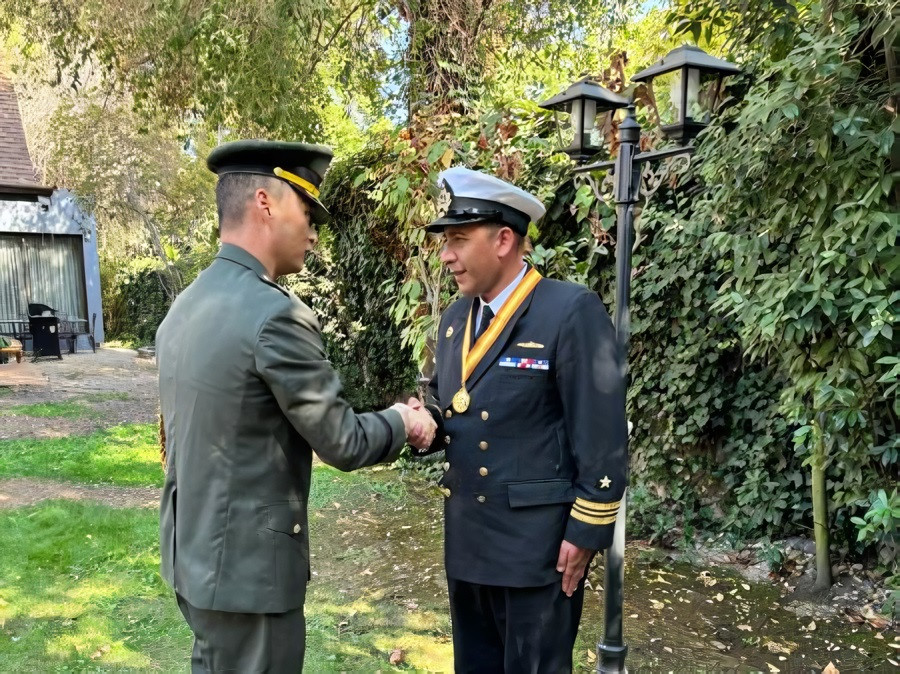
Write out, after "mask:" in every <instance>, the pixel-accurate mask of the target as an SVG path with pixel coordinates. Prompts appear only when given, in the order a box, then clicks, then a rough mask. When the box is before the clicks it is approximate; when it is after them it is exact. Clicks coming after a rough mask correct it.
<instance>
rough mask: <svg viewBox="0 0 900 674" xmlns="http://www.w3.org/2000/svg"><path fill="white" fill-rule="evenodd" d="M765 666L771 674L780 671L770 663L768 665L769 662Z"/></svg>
mask: <svg viewBox="0 0 900 674" xmlns="http://www.w3.org/2000/svg"><path fill="white" fill-rule="evenodd" d="M766 665H767V666H768V667H769V671H770V672H773V674H774V672H780V671H781V670H780V669H778V667H776V666H775V665H773V664H771V663H769V662H767V663H766Z"/></svg>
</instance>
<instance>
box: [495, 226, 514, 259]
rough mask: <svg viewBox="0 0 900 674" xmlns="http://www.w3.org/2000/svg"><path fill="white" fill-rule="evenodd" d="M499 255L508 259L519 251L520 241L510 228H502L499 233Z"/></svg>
mask: <svg viewBox="0 0 900 674" xmlns="http://www.w3.org/2000/svg"><path fill="white" fill-rule="evenodd" d="M497 243H498V248H497V254H498V255H499V257H506V256H507V255H509V254H510V253H511V252H513V251H515V250H518V241H517V240H516V235H515V233H514V232H513V231H512V230H511V229H510V228H509V227H501V228H500V231H499V232H498V233H497Z"/></svg>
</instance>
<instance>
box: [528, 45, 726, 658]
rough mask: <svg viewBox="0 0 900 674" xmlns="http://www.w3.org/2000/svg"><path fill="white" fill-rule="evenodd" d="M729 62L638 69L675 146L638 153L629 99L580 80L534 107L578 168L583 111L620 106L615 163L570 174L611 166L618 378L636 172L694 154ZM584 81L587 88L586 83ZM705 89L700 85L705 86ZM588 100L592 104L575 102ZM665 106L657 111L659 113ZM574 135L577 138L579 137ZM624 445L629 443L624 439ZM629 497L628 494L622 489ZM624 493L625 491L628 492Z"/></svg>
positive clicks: (602, 654)
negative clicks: (551, 116)
mask: <svg viewBox="0 0 900 674" xmlns="http://www.w3.org/2000/svg"><path fill="white" fill-rule="evenodd" d="M739 72H740V69H739V68H737V67H736V66H735V65H734V64H732V63H729V62H727V61H723V60H721V59H718V58H715V57H714V56H710V55H709V54H707V53H706V52H704V51H703V50H702V49H699V48H697V47H692V46H688V45H685V46H682V47H678V48H677V49H673V50H672V51H671V52H669V53H668V54H667V55H666V56H665V57H664V58H663V59H662V60H660V61H659V62H657V63H655V64H654V65H652V66H650V67H649V68H647V69H646V70H643V71H641V72H639V73H637V74H636V75H634V76H633V77H632V78H631V79H632V81H634V82H646V83H647V86H648V88H649V89H650V94H651V97H652V96H653V81H654V79H657V78H663V79H668V82H667V84H668V85H669V90H670V100H669V101H668V102H667V104H666V105H665V106H664V107H663V106H660V104H659V102H657V110H658V111H659V113H660V123H661V130H662V133H663V135H664V136H665V137H666V138H670V139H673V140H676V141H678V142H679V143H683V145H679V146H676V147H673V148H667V149H664V150H658V151H655V152H641V151H640V140H641V127H640V125H639V124H638V122H637V119H636V117H635V111H634V103H633V101H628V100H627V99H625V98H623V97H621V96H619V95H618V94H615V93H613V92H611V91H609V90H607V89H605V88H603V87H602V86H600V85H599V84H597V83H596V82H593V81H592V80H590V78H583V79H582V80H579V81H578V82H576V83H575V84H573V85H572V86H571V87H569V89H567V90H566V91H565V92H563V93H562V94H560V95H558V96H554V97H553V98H551V99H549V100H547V101H544V102H543V103H541V104H540V107H542V108H545V109H549V110H555V111H561V110H562V111H565V112H569V113H570V115H571V117H572V124H573V126H574V128H575V131H574V141H573V143H572V145H570V146H569V147H567V148H564V149H563V148H560V149H561V150H562V151H563V152H566V153H567V154H568V155H569V156H571V157H572V158H573V159H574V160H575V161H576V162H578V163H579V164H583V163H584V162H585V161H587V159H589V158H590V157H592V156H593V155H595V154H596V153H597V152H598V151H599V150H600V147H599V146H598V144H595V143H589V144H588V146H587V149H585V144H584V137H585V131H586V130H588V129H591V130H593V129H596V128H597V127H596V122H595V120H594V119H593V118H591V119H590V120H586V119H585V113H586V112H587V113H588V114H590V113H594V114H598V113H600V112H604V113H605V112H607V111H615V110H618V109H620V108H625V118H624V119H623V120H622V122H621V123H620V124H619V130H618V141H619V147H618V153H617V155H616V158H615V160H613V161H603V162H598V163H594V164H588V165H585V166H579V167H578V168H576V169H575V172H576V173H585V172H588V171H599V170H609V169H612V171H613V174H614V176H615V182H614V197H615V201H616V299H615V302H616V307H615V314H614V322H615V327H616V341H617V345H618V348H619V353H620V356H621V362H622V364H623V366H622V377H623V378H626V377H627V375H628V338H629V330H630V326H631V315H630V312H629V301H630V297H631V253H632V247H633V246H634V208H635V205H636V204H637V203H638V200H639V199H640V186H641V173H642V169H643V166H644V164H646V163H648V162H652V161H656V160H658V159H665V158H668V157H674V156H677V155H685V154H692V153H693V151H694V148H693V146H691V145H690V144H689V143H690V142H691V141H692V140H693V139H694V138H695V137H696V135H697V134H698V133H699V132H700V131H701V130H702V129H703V128H704V127H705V126H706V124H707V123H708V122H709V119H710V116H711V114H712V113H713V112H714V111H715V109H716V107H717V105H718V103H719V102H720V100H721V97H722V79H723V78H724V77H726V76H728V75H733V74H736V73H739ZM586 83H590V88H589V89H588V88H586V87H585V86H584V85H585V84H586ZM704 87H705V88H704ZM585 95H590V97H591V98H592V100H593V101H596V103H594V106H593V107H592V106H591V105H589V104H585V103H584V102H582V103H581V104H580V105H577V104H575V101H576V100H577V99H579V98H582V99H583V98H584V96H585ZM661 107H663V109H662V110H660V108H661ZM579 131H580V132H581V133H579ZM625 442H626V443H627V442H628V438H627V436H626V439H625ZM626 492H627V490H626ZM626 496H627V493H626ZM625 520H626V498H625V496H623V498H622V505H621V506H620V508H619V512H618V515H617V517H616V524H615V531H614V534H613V543H612V545H611V546H610V547H609V549H607V550H606V552H605V563H604V582H603V589H604V623H605V624H604V629H603V640H602V641H601V642H600V643H598V644H597V672H602V673H607V672H609V673H611V672H625V671H626V668H625V657H626V655H627V654H628V646H627V645H626V644H625V639H624V634H623V630H622V611H623V605H624V598H625V597H624V587H625Z"/></svg>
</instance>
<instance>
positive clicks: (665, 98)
mask: <svg viewBox="0 0 900 674" xmlns="http://www.w3.org/2000/svg"><path fill="white" fill-rule="evenodd" d="M652 85H653V96H654V98H655V99H656V108H657V111H658V112H659V123H660V124H661V125H662V126H671V125H672V124H678V123H679V122H680V121H681V119H680V118H681V70H676V71H673V72H670V73H663V74H662V75H657V76H656V77H654V78H653V82H652Z"/></svg>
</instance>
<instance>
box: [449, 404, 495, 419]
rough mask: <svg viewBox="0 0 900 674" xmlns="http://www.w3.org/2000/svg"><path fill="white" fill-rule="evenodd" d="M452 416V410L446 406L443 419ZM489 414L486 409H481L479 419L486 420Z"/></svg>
mask: <svg viewBox="0 0 900 674" xmlns="http://www.w3.org/2000/svg"><path fill="white" fill-rule="evenodd" d="M452 416H453V410H451V409H450V408H449V407H448V408H447V409H446V410H445V411H444V418H445V419H449V418H450V417H452ZM490 416H491V415H490V414H488V411H487V410H482V412H481V420H482V421H487V420H488V417H490Z"/></svg>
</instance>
